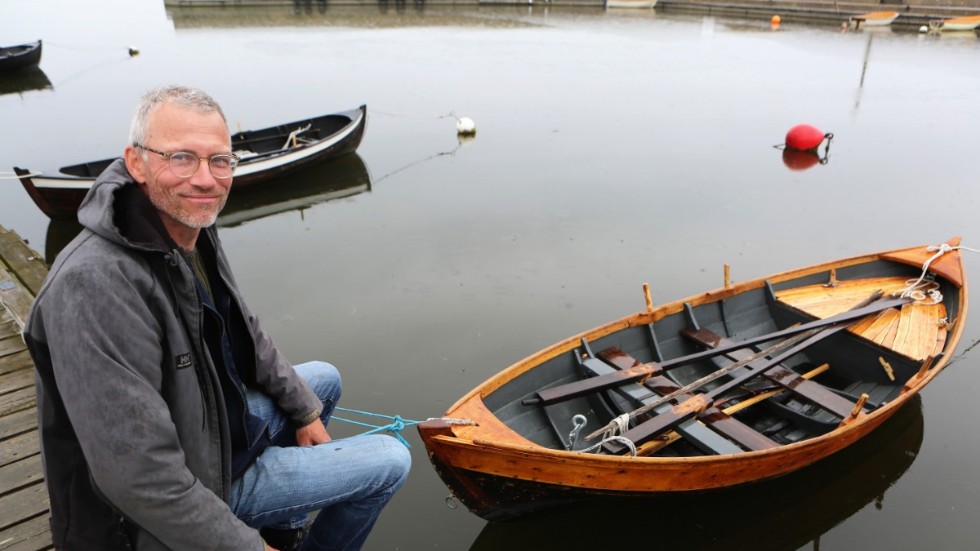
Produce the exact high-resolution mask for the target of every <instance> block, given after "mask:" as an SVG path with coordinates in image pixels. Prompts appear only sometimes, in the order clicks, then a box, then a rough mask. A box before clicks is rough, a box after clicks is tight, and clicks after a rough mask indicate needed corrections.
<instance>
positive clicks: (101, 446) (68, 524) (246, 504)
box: [25, 86, 410, 551]
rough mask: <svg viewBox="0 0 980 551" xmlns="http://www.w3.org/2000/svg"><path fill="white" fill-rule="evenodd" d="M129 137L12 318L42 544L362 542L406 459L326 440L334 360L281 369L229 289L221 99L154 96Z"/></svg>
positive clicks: (395, 451) (336, 383)
mask: <svg viewBox="0 0 980 551" xmlns="http://www.w3.org/2000/svg"><path fill="white" fill-rule="evenodd" d="M129 142H130V143H129V145H128V146H127V147H126V149H125V158H124V159H122V160H118V161H116V162H115V163H114V164H113V165H112V166H110V167H109V168H108V169H107V170H106V171H105V172H104V173H103V174H102V175H101V176H100V177H99V178H98V180H97V181H96V183H95V185H94V186H93V187H92V189H91V191H90V192H89V193H88V195H87V196H86V198H85V201H84V202H83V203H82V206H81V207H80V208H79V211H78V219H79V222H80V223H81V225H82V226H83V227H84V230H83V231H82V233H81V234H80V235H79V236H78V237H77V238H76V239H75V240H74V241H72V243H70V244H69V245H68V246H67V247H66V248H65V249H64V250H63V251H62V252H61V253H60V254H59V256H58V258H57V260H56V261H55V263H54V265H53V266H52V267H51V271H50V274H49V276H48V279H47V281H46V282H45V284H44V286H43V288H42V289H41V291H40V293H39V294H38V297H37V300H36V301H35V304H34V307H33V309H32V311H31V315H30V318H29V320H28V324H27V328H26V329H25V339H26V340H27V343H28V346H29V348H30V351H31V354H32V356H33V358H34V361H35V364H36V366H37V372H38V379H37V380H38V382H37V390H38V405H39V424H40V432H41V447H42V453H43V458H44V469H45V477H46V481H47V485H48V492H49V494H50V498H51V531H52V537H53V539H54V544H55V546H56V547H57V548H58V549H69V550H72V551H74V550H89V549H91V550H97V551H106V550H115V549H132V548H135V549H138V550H159V549H172V550H197V549H202V550H204V549H207V550H228V551H241V550H256V551H259V550H262V549H285V548H290V549H292V548H297V549H299V548H301V549H303V550H304V551H312V550H321V549H331V550H332V549H359V548H360V547H361V545H362V544H363V543H364V540H365V539H366V538H367V535H368V533H369V532H370V530H371V528H372V526H373V525H374V522H375V520H376V519H377V517H378V515H379V514H380V512H381V509H382V508H383V507H384V506H385V505H386V504H387V502H388V500H389V499H390V498H391V496H392V495H393V494H394V492H395V491H396V490H397V489H398V488H399V487H400V486H401V485H402V483H403V482H404V480H405V478H406V477H407V475H408V470H409V466H410V456H409V454H408V452H407V450H406V449H405V447H404V446H403V445H401V444H400V443H399V442H398V441H397V440H395V439H393V438H390V437H387V436H380V435H375V436H359V437H354V438H347V439H341V440H336V441H331V440H330V436H329V435H328V434H327V431H326V428H325V424H324V422H325V421H326V420H328V419H329V416H330V414H331V412H332V411H333V408H334V406H335V405H336V402H337V400H338V399H339V397H340V378H339V375H338V373H337V370H336V369H335V368H334V367H333V366H331V365H329V364H326V363H323V362H311V363H307V364H302V365H299V366H296V367H295V368H294V367H293V366H292V365H290V364H289V363H288V362H287V361H286V359H285V357H283V355H282V354H281V353H280V352H279V351H278V350H277V349H276V347H275V345H274V344H273V342H272V340H271V339H270V338H269V336H268V334H266V333H265V332H264V331H263V330H262V328H261V327H260V325H259V322H258V320H257V319H256V318H255V316H254V315H253V314H252V313H251V312H250V311H249V309H248V307H247V306H246V304H245V302H244V301H243V300H242V298H241V295H240V293H239V290H238V286H237V285H236V283H235V280H234V278H233V277H232V273H231V270H230V267H229V265H228V260H227V258H226V257H225V253H224V251H223V250H222V247H221V243H220V241H219V240H218V235H217V233H216V231H215V228H214V223H215V220H216V219H217V216H218V213H219V212H220V210H221V208H222V207H223V206H224V204H225V200H226V199H227V197H228V192H229V190H230V188H231V182H232V175H233V172H234V169H235V167H236V166H237V163H238V159H237V157H236V156H235V155H234V154H233V153H232V151H231V147H230V146H231V138H230V136H229V133H228V128H227V122H226V120H225V117H224V114H223V113H222V111H221V108H220V107H219V106H218V104H217V103H216V102H215V101H214V100H213V99H212V98H211V97H209V96H208V95H207V94H205V93H204V92H201V91H200V90H196V89H193V88H187V87H179V86H172V87H164V88H159V89H156V90H152V91H150V92H149V93H147V94H146V95H145V96H144V97H143V99H142V101H141V102H140V104H139V107H138V108H137V111H136V114H135V115H134V117H133V122H132V127H131V130H130V140H129ZM328 442H329V444H328ZM312 512H317V515H316V518H315V520H314V521H313V523H312V524H311V525H310V527H309V529H308V533H307V534H306V535H305V541H304V539H303V533H304V527H305V524H306V520H307V515H308V514H309V513H312ZM257 529H261V536H260V532H259V531H257ZM263 537H265V539H266V541H265V542H264V541H263V539H262V538H263Z"/></svg>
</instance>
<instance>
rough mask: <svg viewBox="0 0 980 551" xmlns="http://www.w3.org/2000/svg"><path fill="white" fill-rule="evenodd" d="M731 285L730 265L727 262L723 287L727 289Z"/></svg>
mask: <svg viewBox="0 0 980 551" xmlns="http://www.w3.org/2000/svg"><path fill="white" fill-rule="evenodd" d="M731 286H732V267H731V266H729V265H728V264H727V263H726V264H725V288H726V289H728V288H729V287H731Z"/></svg>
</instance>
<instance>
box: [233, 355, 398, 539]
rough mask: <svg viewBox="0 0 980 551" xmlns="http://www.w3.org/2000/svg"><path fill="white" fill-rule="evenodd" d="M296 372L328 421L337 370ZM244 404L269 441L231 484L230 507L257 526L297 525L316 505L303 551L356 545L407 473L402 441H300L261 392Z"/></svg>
mask: <svg viewBox="0 0 980 551" xmlns="http://www.w3.org/2000/svg"><path fill="white" fill-rule="evenodd" d="M296 371H297V372H298V373H299V374H300V376H301V377H303V378H304V379H305V380H306V381H307V383H309V385H310V388H312V389H313V392H315V393H316V395H317V396H319V397H320V400H321V401H322V402H323V413H321V414H320V418H321V419H322V420H323V422H324V424H326V423H327V421H328V420H329V418H330V414H331V413H332V412H333V409H334V407H335V406H336V405H337V401H338V400H339V399H340V374H339V373H338V372H337V369H336V368H335V367H334V366H332V365H330V364H328V363H324V362H309V363H305V364H301V365H297V366H296ZM248 408H249V411H250V412H252V413H253V414H255V415H257V416H259V417H262V418H263V419H267V420H268V421H269V436H270V438H271V440H272V443H273V445H272V446H270V447H269V448H266V450H265V451H263V452H262V454H261V455H259V457H258V458H257V459H256V461H255V463H253V464H252V466H250V467H249V468H248V469H246V470H245V472H244V473H243V474H242V476H241V477H239V478H238V479H236V480H234V481H233V482H232V485H231V509H232V511H234V513H235V514H236V515H237V516H238V518H240V519H242V520H243V521H244V522H245V523H246V524H248V525H249V526H252V527H254V528H262V527H266V526H271V527H276V528H299V527H302V526H303V525H304V524H305V523H306V519H307V516H308V513H311V512H314V511H319V514H317V516H316V519H315V520H314V521H313V524H312V526H311V527H310V532H309V534H308V535H307V536H306V540H305V542H304V543H303V547H302V549H303V551H326V550H331V551H333V550H341V549H343V550H348V549H350V550H355V549H360V548H361V546H362V545H364V540H366V539H367V536H368V534H369V533H370V532H371V528H372V527H373V526H374V522H375V521H376V520H377V518H378V515H380V514H381V509H382V508H384V506H385V505H386V504H387V503H388V501H389V500H390V499H391V497H392V496H393V495H394V493H395V491H397V490H398V488H400V487H401V485H402V483H404V482H405V479H406V478H407V477H408V470H409V467H410V466H411V456H410V455H409V452H408V450H407V449H406V448H405V446H404V445H403V444H402V443H401V442H399V441H398V440H396V439H394V438H391V437H389V436H383V435H379V434H375V435H362V436H354V437H351V438H341V439H338V440H333V441H330V442H327V443H325V444H320V445H318V446H305V447H298V446H296V432H295V427H294V425H293V424H292V422H291V421H290V420H289V419H288V418H287V417H285V416H284V415H283V414H282V411H281V410H279V408H278V407H277V406H276V405H275V404H274V403H273V402H272V400H270V399H269V398H268V397H267V396H266V395H264V394H262V393H260V392H251V391H250V392H249V393H248Z"/></svg>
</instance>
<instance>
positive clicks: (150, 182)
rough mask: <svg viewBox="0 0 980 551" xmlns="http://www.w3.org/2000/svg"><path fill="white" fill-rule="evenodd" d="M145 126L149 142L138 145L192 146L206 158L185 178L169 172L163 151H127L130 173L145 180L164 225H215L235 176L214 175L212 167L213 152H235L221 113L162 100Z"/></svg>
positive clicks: (181, 148)
mask: <svg viewBox="0 0 980 551" xmlns="http://www.w3.org/2000/svg"><path fill="white" fill-rule="evenodd" d="M147 130H148V131H147V136H146V143H143V144H140V145H143V146H146V147H147V148H150V149H155V150H157V151H161V152H164V153H176V152H178V151H188V152H191V153H194V154H195V155H197V156H198V157H199V158H200V159H202V161H201V162H200V164H199V165H198V167H197V170H196V171H195V172H194V174H192V175H191V176H189V177H184V178H182V177H179V176H177V175H176V174H174V173H173V171H171V169H170V162H169V160H168V159H166V158H164V157H163V156H162V155H159V154H157V153H154V152H151V151H146V150H141V149H140V148H136V149H135V151H133V154H131V153H129V152H127V160H128V161H131V163H130V165H131V166H129V168H130V172H132V173H133V176H135V177H136V179H137V181H139V182H142V187H143V190H144V191H145V192H146V194H147V196H148V197H149V198H150V202H152V203H153V205H154V206H155V207H156V208H157V210H158V211H160V215H161V217H162V218H163V222H164V225H165V226H167V227H168V229H169V228H170V227H171V226H173V225H174V224H176V225H179V226H183V227H184V228H188V229H190V228H193V229H200V228H206V227H208V226H211V225H212V224H214V222H215V220H217V218H218V213H219V212H221V209H222V208H223V207H224V206H225V201H227V199H228V192H229V190H230V189H231V180H232V179H231V178H223V179H219V178H215V177H214V176H213V175H212V174H211V171H210V169H209V167H208V161H207V159H208V158H209V157H211V156H212V155H217V154H226V153H231V150H230V148H229V144H230V142H231V138H230V136H229V134H228V129H227V127H226V126H225V123H224V121H223V120H222V118H221V115H219V114H218V113H216V112H211V113H201V112H199V111H196V110H194V109H190V108H187V107H182V106H180V105H175V104H172V103H164V104H162V105H160V106H159V107H157V108H156V109H155V110H154V111H153V112H152V113H151V114H150V119H149V125H148V129H147ZM144 157H145V160H144V159H143V158H144Z"/></svg>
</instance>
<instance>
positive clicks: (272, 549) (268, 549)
mask: <svg viewBox="0 0 980 551" xmlns="http://www.w3.org/2000/svg"><path fill="white" fill-rule="evenodd" d="M262 545H264V546H265V551H279V550H278V549H276V548H275V547H269V544H268V543H265V542H262Z"/></svg>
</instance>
